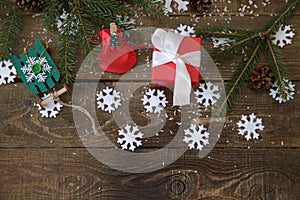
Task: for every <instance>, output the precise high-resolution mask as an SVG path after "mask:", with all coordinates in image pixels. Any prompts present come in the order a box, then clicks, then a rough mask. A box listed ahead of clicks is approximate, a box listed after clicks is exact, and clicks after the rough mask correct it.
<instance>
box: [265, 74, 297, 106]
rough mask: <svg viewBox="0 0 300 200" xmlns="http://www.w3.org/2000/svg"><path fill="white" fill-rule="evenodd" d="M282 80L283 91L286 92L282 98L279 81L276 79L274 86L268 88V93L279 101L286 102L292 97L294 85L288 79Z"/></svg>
mask: <svg viewBox="0 0 300 200" xmlns="http://www.w3.org/2000/svg"><path fill="white" fill-rule="evenodd" d="M283 81H284V85H285V86H284V92H285V93H286V97H285V98H283V95H282V93H281V92H280V88H279V83H278V81H276V83H275V84H274V86H273V87H272V88H271V89H270V95H271V96H272V97H273V99H275V100H276V101H278V102H279V103H282V102H283V103H284V102H287V101H289V100H291V99H293V98H294V94H295V85H294V84H293V83H292V81H289V80H288V79H283Z"/></svg>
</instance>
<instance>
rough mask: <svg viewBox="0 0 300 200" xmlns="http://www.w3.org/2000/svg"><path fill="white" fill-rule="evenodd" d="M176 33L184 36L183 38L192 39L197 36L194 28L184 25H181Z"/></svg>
mask: <svg viewBox="0 0 300 200" xmlns="http://www.w3.org/2000/svg"><path fill="white" fill-rule="evenodd" d="M175 33H177V34H180V35H183V36H192V37H195V36H196V35H195V34H194V33H195V30H194V27H191V26H188V25H183V24H180V25H179V26H178V27H177V30H175Z"/></svg>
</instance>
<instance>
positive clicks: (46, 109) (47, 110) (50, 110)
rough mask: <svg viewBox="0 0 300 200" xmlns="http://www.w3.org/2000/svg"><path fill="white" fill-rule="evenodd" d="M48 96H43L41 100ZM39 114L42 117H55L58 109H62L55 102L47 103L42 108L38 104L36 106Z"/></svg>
mask: <svg viewBox="0 0 300 200" xmlns="http://www.w3.org/2000/svg"><path fill="white" fill-rule="evenodd" d="M49 96H50V94H44V97H42V100H45V99H46V98H48V97H49ZM36 106H37V107H38V110H39V112H40V113H41V114H42V117H50V118H51V117H56V115H57V114H58V113H59V112H60V109H61V108H62V107H63V105H61V104H60V103H58V102H57V101H55V100H50V101H48V102H47V103H46V104H45V105H44V106H43V107H42V106H40V105H39V104H36Z"/></svg>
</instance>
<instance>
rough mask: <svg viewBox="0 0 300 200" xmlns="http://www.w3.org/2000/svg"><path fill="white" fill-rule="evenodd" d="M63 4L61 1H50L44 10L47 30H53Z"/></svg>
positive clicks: (44, 21)
mask: <svg viewBox="0 0 300 200" xmlns="http://www.w3.org/2000/svg"><path fill="white" fill-rule="evenodd" d="M62 6H63V4H62V3H61V2H60V1H59V0H49V1H47V3H46V4H45V6H44V8H43V23H44V27H45V28H46V29H47V30H52V29H53V25H54V24H55V23H56V20H57V18H58V17H59V15H60V14H61V13H60V11H61V10H62Z"/></svg>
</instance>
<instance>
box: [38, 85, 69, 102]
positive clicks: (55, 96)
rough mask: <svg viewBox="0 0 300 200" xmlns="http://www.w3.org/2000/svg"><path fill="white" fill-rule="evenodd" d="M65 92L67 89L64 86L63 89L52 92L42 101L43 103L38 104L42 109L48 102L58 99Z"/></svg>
mask: <svg viewBox="0 0 300 200" xmlns="http://www.w3.org/2000/svg"><path fill="white" fill-rule="evenodd" d="M65 92H68V88H67V87H66V86H65V85H64V87H63V88H61V89H60V90H58V91H54V92H52V93H51V94H50V96H49V97H48V98H46V99H44V100H43V101H40V102H39V104H40V105H41V106H42V107H43V106H44V105H46V104H47V103H48V102H49V101H51V100H56V99H58V98H59V96H61V95H62V94H64V93H65Z"/></svg>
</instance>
